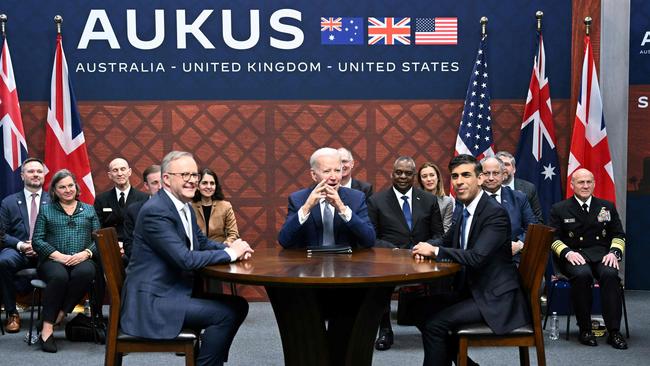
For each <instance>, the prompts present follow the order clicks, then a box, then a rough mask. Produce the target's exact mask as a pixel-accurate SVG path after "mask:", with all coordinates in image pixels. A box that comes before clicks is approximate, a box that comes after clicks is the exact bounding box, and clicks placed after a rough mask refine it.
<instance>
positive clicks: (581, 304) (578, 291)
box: [562, 260, 594, 332]
mask: <svg viewBox="0 0 650 366" xmlns="http://www.w3.org/2000/svg"><path fill="white" fill-rule="evenodd" d="M562 273H564V274H566V275H567V276H568V277H569V282H570V283H571V303H572V304H573V309H574V311H575V314H576V319H577V320H578V326H579V327H580V331H583V332H584V331H588V330H591V302H592V296H591V285H592V284H593V281H594V280H593V278H594V276H593V274H592V272H591V268H590V266H589V265H588V264H582V265H573V264H571V263H569V262H568V261H567V260H563V261H562Z"/></svg>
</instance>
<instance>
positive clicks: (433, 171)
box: [418, 161, 454, 232]
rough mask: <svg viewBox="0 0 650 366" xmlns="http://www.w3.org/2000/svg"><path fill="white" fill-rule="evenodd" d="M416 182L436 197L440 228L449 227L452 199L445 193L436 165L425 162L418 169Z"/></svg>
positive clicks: (452, 205)
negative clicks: (440, 222)
mask: <svg viewBox="0 0 650 366" xmlns="http://www.w3.org/2000/svg"><path fill="white" fill-rule="evenodd" d="M418 182H419V183H420V187H422V189H423V190H425V191H427V192H429V193H431V194H433V195H434V196H436V198H437V199H438V207H440V216H441V217H442V228H443V229H444V231H445V232H447V230H449V228H450V227H451V218H452V215H453V212H454V199H453V198H451V197H449V196H447V195H446V194H445V187H444V186H443V182H442V175H440V169H439V168H438V166H437V165H436V164H434V163H431V162H428V161H427V162H426V163H424V164H422V166H420V169H419V170H418Z"/></svg>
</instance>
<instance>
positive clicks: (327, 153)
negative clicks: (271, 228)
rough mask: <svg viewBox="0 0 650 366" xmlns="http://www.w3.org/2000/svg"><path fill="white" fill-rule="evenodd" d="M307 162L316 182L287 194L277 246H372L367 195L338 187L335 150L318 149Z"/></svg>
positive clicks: (339, 166) (336, 154)
mask: <svg viewBox="0 0 650 366" xmlns="http://www.w3.org/2000/svg"><path fill="white" fill-rule="evenodd" d="M309 164H310V166H311V171H310V174H311V177H312V179H313V180H314V182H316V183H317V184H316V186H315V187H312V188H305V189H302V190H300V191H298V192H294V193H292V194H291V195H290V196H289V207H288V212H287V218H286V220H285V222H284V225H282V229H281V230H280V234H279V235H278V241H279V242H280V245H282V246H283V247H285V248H303V247H307V246H334V245H349V246H352V247H365V248H368V247H372V246H373V245H374V244H375V230H374V228H373V226H372V224H371V223H370V220H369V219H368V207H367V206H366V198H365V196H364V194H363V193H362V192H361V191H357V190H354V189H349V188H344V187H341V186H340V183H341V158H340V156H339V153H338V151H337V150H336V149H333V148H329V147H324V148H321V149H318V150H316V151H315V152H314V153H313V154H312V156H311V158H310V159H309Z"/></svg>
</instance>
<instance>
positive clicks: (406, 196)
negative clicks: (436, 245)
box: [368, 156, 443, 351]
mask: <svg viewBox="0 0 650 366" xmlns="http://www.w3.org/2000/svg"><path fill="white" fill-rule="evenodd" d="M416 174H417V171H416V167H415V161H413V159H412V158H411V157H408V156H401V157H399V158H397V160H395V163H394V164H393V172H392V174H391V178H392V180H393V185H392V186H391V187H390V188H388V189H386V190H383V191H381V192H378V193H376V194H375V195H373V196H372V197H370V199H369V200H368V212H369V216H370V221H371V222H372V224H373V225H374V227H375V232H376V233H377V241H376V245H377V246H380V247H385V248H408V249H410V248H413V246H414V245H415V244H417V243H419V242H430V243H433V241H434V240H435V239H439V238H441V237H442V234H443V228H442V218H441V216H440V208H438V200H437V199H436V197H434V196H433V195H432V194H431V193H428V192H425V191H423V190H421V189H418V188H416V187H413V182H414V181H415V175H416ZM392 345H393V329H392V327H391V325H390V305H389V306H388V307H387V309H386V312H385V313H384V315H383V316H382V318H381V321H380V324H379V335H378V336H377V340H376V341H375V349H377V350H378V351H385V350H387V349H390V347H391V346H392Z"/></svg>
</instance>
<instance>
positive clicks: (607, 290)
mask: <svg viewBox="0 0 650 366" xmlns="http://www.w3.org/2000/svg"><path fill="white" fill-rule="evenodd" d="M594 187H595V182H594V176H593V174H592V173H591V172H590V171H589V170H587V169H578V170H576V171H575V172H574V173H573V175H572V176H571V188H572V189H573V197H570V198H568V199H566V200H564V201H561V202H558V203H556V204H554V205H553V207H552V208H551V223H550V224H551V226H552V227H554V228H555V229H556V230H555V241H554V242H553V244H552V245H551V249H552V250H553V252H555V254H556V255H557V256H558V262H559V266H560V270H561V271H562V273H564V274H566V275H567V276H568V277H569V281H570V282H571V302H572V303H573V308H574V309H575V314H576V319H577V320H578V326H579V327H580V342H581V343H582V344H585V345H587V346H597V345H598V343H597V342H596V338H595V337H594V335H593V333H592V332H591V286H592V284H593V279H594V278H596V279H597V280H598V283H599V285H600V296H601V299H602V306H603V319H604V320H605V326H606V327H607V332H608V337H607V343H609V344H610V345H612V347H614V348H616V349H627V343H626V342H625V338H623V335H621V333H620V331H619V329H620V325H621V286H620V281H621V280H620V278H619V277H618V271H619V264H618V262H619V261H620V260H622V259H623V250H625V233H624V232H623V226H622V225H621V220H620V219H619V217H618V213H617V212H616V207H614V203H612V202H609V201H605V200H602V199H599V198H596V197H594V196H593V192H594Z"/></svg>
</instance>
